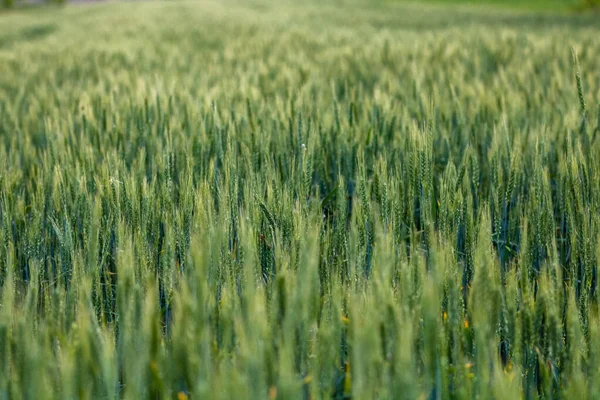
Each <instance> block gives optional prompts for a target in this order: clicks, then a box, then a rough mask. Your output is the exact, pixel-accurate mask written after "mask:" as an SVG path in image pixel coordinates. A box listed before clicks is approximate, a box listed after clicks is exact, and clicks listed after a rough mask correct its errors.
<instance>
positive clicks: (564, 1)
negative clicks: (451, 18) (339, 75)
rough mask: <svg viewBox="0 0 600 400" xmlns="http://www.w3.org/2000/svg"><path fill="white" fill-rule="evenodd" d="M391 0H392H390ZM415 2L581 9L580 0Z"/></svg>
mask: <svg viewBox="0 0 600 400" xmlns="http://www.w3.org/2000/svg"><path fill="white" fill-rule="evenodd" d="M392 1H393V0H392ZM415 2H416V3H419V2H421V3H436V4H440V5H441V4H445V5H470V6H494V7H502V8H507V9H508V8H512V9H517V10H533V11H551V12H565V11H574V10H578V9H581V8H582V7H583V5H584V1H581V0H420V1H419V0H417V1H415Z"/></svg>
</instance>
